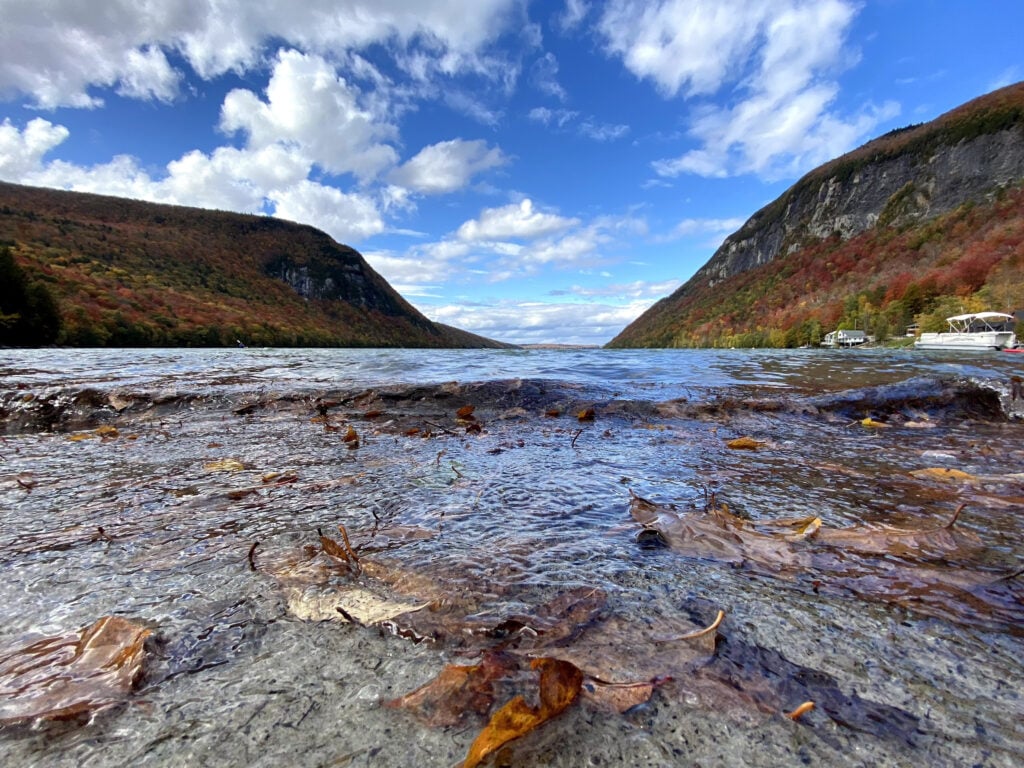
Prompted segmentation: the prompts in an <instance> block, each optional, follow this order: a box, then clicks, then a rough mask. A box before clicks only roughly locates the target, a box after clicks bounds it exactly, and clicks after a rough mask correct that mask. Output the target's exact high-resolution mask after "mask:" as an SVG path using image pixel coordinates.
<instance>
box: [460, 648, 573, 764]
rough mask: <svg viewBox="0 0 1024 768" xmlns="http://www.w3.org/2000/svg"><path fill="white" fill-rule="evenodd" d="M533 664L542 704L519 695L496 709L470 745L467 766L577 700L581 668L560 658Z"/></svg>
mask: <svg viewBox="0 0 1024 768" xmlns="http://www.w3.org/2000/svg"><path fill="white" fill-rule="evenodd" d="M532 666H533V668H534V669H539V670H540V684H539V688H540V690H539V698H540V702H539V704H538V705H537V706H536V707H531V706H530V705H529V704H527V703H526V699H524V698H523V697H522V696H517V697H516V698H514V699H512V701H510V702H508V703H507V704H506V705H505V706H503V707H502V708H501V709H499V710H498V711H497V712H495V713H494V716H493V717H491V720H490V722H489V723H488V724H487V726H486V727H485V728H484V729H483V731H481V732H480V734H479V735H478V736H477V737H476V740H475V741H474V742H473V744H472V746H470V748H469V753H468V754H467V755H466V760H465V762H464V763H463V766H464V768H475V767H476V766H477V765H479V764H480V763H481V761H483V760H484V759H486V758H487V756H488V755H490V754H492V753H493V752H495V751H496V750H498V749H500V748H501V747H502V746H504V745H505V744H507V743H508V742H510V741H513V740H515V739H518V738H521V737H523V736H525V735H526V734H528V733H530V732H531V731H533V730H534V729H535V728H537V727H538V726H540V725H542V724H544V723H546V722H547V721H548V720H550V719H552V718H553V717H556V716H557V715H559V714H561V713H562V712H564V711H565V710H566V709H567V708H568V707H569V705H571V704H572V703H573V702H574V701H576V698H577V697H578V696H579V693H580V686H581V685H582V683H583V673H582V672H580V670H579V669H577V668H576V667H575V666H573V665H572V664H570V663H568V662H565V661H561V660H560V659H547V658H541V659H535V660H534V662H533V664H532Z"/></svg>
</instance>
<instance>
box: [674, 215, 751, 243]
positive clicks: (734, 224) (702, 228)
mask: <svg viewBox="0 0 1024 768" xmlns="http://www.w3.org/2000/svg"><path fill="white" fill-rule="evenodd" d="M745 221H746V219H740V218H731V219H683V220H682V221H680V222H679V223H678V224H676V225H675V226H674V227H673V228H672V232H671V234H670V235H669V236H668V237H667V238H665V239H666V240H677V239H679V238H680V237H689V236H691V235H729V234H732V233H733V232H735V231H736V230H737V229H739V228H740V227H742V226H743V224H744V222H745Z"/></svg>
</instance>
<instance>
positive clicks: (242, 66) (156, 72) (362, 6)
mask: <svg viewBox="0 0 1024 768" xmlns="http://www.w3.org/2000/svg"><path fill="white" fill-rule="evenodd" d="M521 8H522V6H521V2H520V0H475V1H474V2H473V3H468V4H466V3H452V2H450V0H305V1H304V2H301V3H295V2H292V1H291V0H263V1H262V2H259V3H254V2H250V1H249V0H185V1H184V2H137V0H92V2H88V3H84V2H82V1H81V0H4V3H3V13H2V15H3V24H0V93H7V94H11V93H25V94H29V95H30V96H31V97H32V99H33V100H34V102H35V103H36V104H37V105H39V106H41V107H44V108H53V107H57V106H73V107H94V106H98V105H99V103H100V101H99V99H97V98H96V97H95V96H93V95H91V94H90V89H91V88H94V87H116V88H118V89H119V90H120V91H121V92H122V93H124V94H125V95H129V96H134V97H139V98H158V99H167V98H170V97H171V96H172V94H173V92H174V89H175V88H176V82H177V78H178V75H177V73H172V72H171V70H170V65H169V64H168V62H167V59H166V56H165V53H167V52H171V51H173V52H176V53H177V54H179V55H180V56H181V57H182V58H184V60H185V61H186V62H187V63H188V65H189V66H191V67H192V69H193V70H194V71H195V72H196V73H197V74H198V75H199V76H200V77H202V78H204V79H209V78H213V77H216V76H218V75H220V74H223V73H225V72H227V71H230V70H236V71H244V70H247V69H250V68H251V67H253V66H255V65H257V64H258V63H259V61H260V57H261V50H262V46H263V45H264V44H266V43H267V42H268V41H270V40H275V41H280V42H283V43H284V44H286V45H294V46H298V47H302V48H304V49H306V50H309V51H312V52H317V53H322V54H325V55H327V54H331V55H335V54H337V53H339V52H341V51H345V50H352V49H361V48H365V47H367V46H370V45H372V44H374V43H382V42H385V41H386V42H389V43H391V44H395V45H397V46H399V47H406V48H414V47H415V48H418V49H420V50H422V51H425V52H426V54H427V55H429V57H430V59H431V65H430V66H431V68H434V69H436V70H437V71H445V72H449V73H451V72H457V71H459V72H461V71H473V72H486V73H487V74H488V75H489V76H492V77H496V78H499V79H500V78H504V77H508V76H509V68H508V67H507V66H505V64H506V63H507V62H503V61H501V60H500V59H495V58H487V57H484V56H481V55H480V49H481V48H482V47H484V46H485V45H486V44H487V43H489V42H490V41H492V40H493V39H494V38H495V36H496V35H498V34H500V33H501V32H502V31H503V30H505V29H507V28H509V26H510V25H512V24H513V23H516V22H518V21H520V20H521V15H522V10H521ZM55 20H59V21H55Z"/></svg>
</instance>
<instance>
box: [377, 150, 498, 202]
mask: <svg viewBox="0 0 1024 768" xmlns="http://www.w3.org/2000/svg"><path fill="white" fill-rule="evenodd" d="M507 162H508V158H506V157H505V155H504V154H503V153H502V152H501V150H500V149H498V148H496V147H495V148H490V147H488V146H487V143H486V142H484V141H479V140H478V141H464V140H462V139H453V140H452V141H442V142H439V143H437V144H432V145H430V146H429V147H424V148H423V149H421V150H420V151H419V153H417V154H416V156H415V157H413V158H412V159H410V160H409V161H408V162H406V163H404V164H403V165H402V166H401V167H399V168H396V169H395V170H394V171H392V173H391V175H390V176H389V179H390V181H391V182H393V183H394V184H397V185H399V186H401V187H407V188H409V189H411V190H413V191H414V192H419V193H421V194H425V195H438V194H444V193H449V192H455V191H457V190H460V189H462V188H464V187H465V186H467V185H468V184H469V182H470V179H472V177H473V176H474V175H476V174H478V173H481V172H483V171H486V170H488V169H490V168H496V167H499V166H502V165H504V164H505V163H507Z"/></svg>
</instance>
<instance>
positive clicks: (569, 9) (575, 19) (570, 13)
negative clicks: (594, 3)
mask: <svg viewBox="0 0 1024 768" xmlns="http://www.w3.org/2000/svg"><path fill="white" fill-rule="evenodd" d="M588 13H590V3H589V2H587V0H565V10H564V11H562V14H561V15H560V16H559V17H558V26H559V27H560V28H561V30H562V31H563V32H568V31H569V30H571V29H575V28H576V27H578V26H579V25H580V22H582V21H583V19H584V18H586V15H587V14H588Z"/></svg>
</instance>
